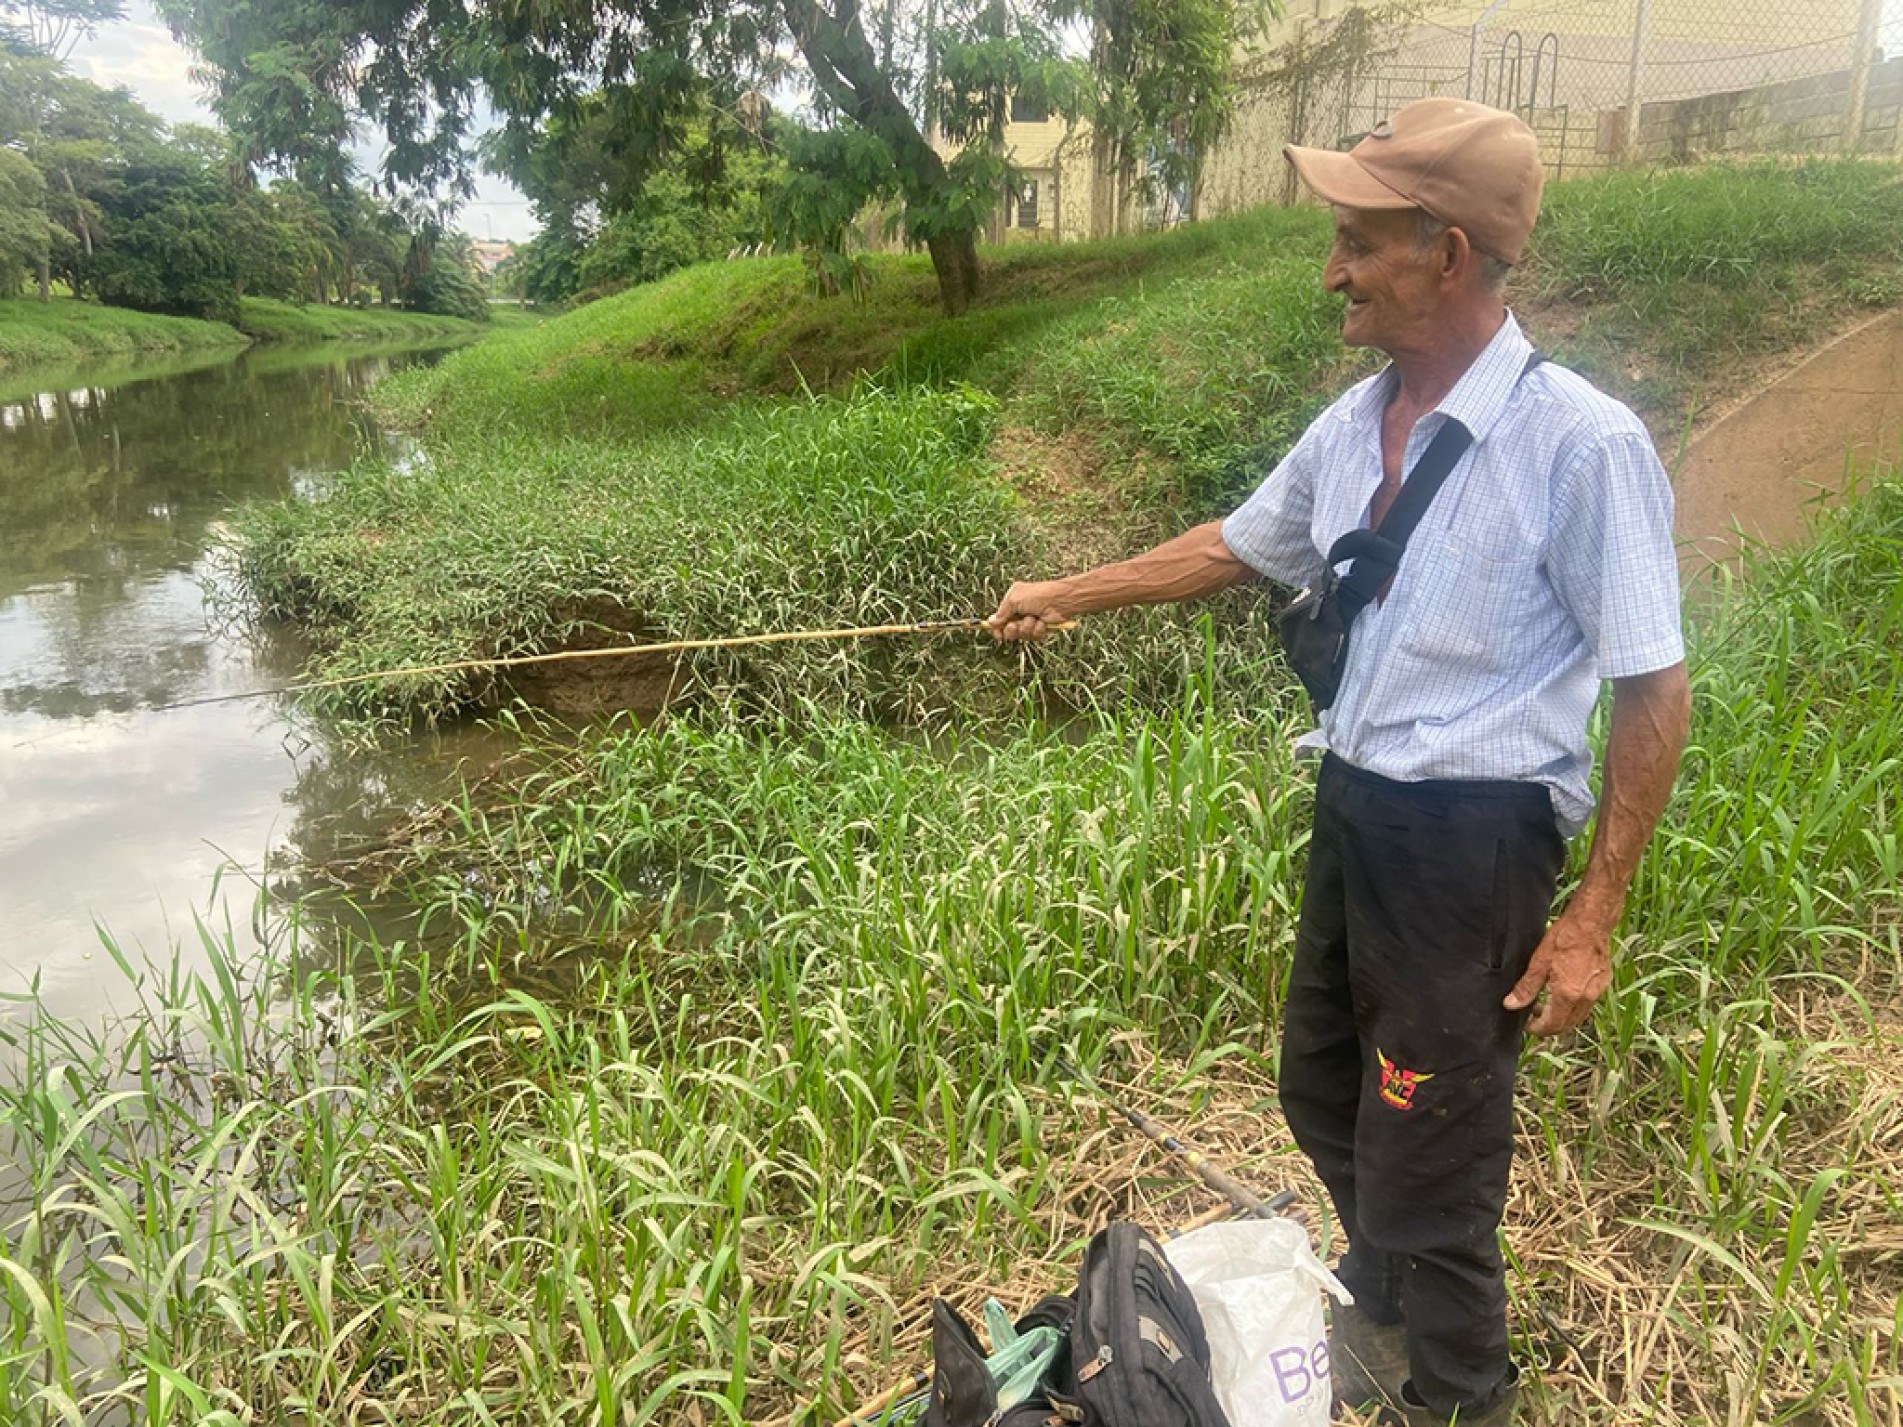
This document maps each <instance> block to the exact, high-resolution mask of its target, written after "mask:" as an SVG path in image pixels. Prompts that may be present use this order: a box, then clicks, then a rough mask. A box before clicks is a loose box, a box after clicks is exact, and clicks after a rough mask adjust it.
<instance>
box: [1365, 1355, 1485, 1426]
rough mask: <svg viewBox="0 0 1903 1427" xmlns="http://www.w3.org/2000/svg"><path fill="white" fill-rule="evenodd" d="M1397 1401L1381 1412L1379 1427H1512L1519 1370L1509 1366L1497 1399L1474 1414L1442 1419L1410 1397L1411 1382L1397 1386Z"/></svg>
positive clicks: (1419, 1401) (1413, 1396)
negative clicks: (1398, 1389) (1398, 1387)
mask: <svg viewBox="0 0 1903 1427" xmlns="http://www.w3.org/2000/svg"><path fill="white" fill-rule="evenodd" d="M1397 1402H1398V1405H1396V1406H1393V1407H1384V1408H1383V1409H1382V1411H1381V1418H1380V1420H1381V1422H1382V1424H1383V1427H1450V1425H1451V1427H1514V1424H1515V1423H1517V1422H1518V1421H1519V1420H1520V1370H1519V1368H1518V1367H1516V1366H1512V1365H1509V1366H1508V1368H1507V1380H1506V1385H1505V1386H1504V1387H1503V1388H1502V1389H1501V1391H1500V1396H1498V1397H1496V1398H1495V1399H1494V1400H1493V1402H1492V1403H1490V1404H1489V1405H1488V1406H1486V1407H1483V1408H1481V1409H1480V1411H1478V1412H1456V1413H1454V1414H1453V1415H1452V1416H1444V1415H1442V1414H1441V1413H1439V1412H1436V1411H1434V1409H1433V1408H1431V1407H1429V1406H1428V1405H1427V1404H1426V1403H1424V1402H1422V1401H1421V1400H1420V1399H1419V1398H1418V1397H1416V1396H1415V1395H1414V1384H1413V1382H1412V1381H1408V1382H1404V1383H1402V1384H1401V1390H1400V1393H1399V1394H1398V1396H1397Z"/></svg>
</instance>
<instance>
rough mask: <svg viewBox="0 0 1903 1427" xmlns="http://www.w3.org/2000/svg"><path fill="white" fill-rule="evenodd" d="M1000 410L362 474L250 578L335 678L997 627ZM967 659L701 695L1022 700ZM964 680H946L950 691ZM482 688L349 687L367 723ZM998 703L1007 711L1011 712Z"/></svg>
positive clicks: (868, 406) (961, 651)
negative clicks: (664, 648)
mask: <svg viewBox="0 0 1903 1427" xmlns="http://www.w3.org/2000/svg"><path fill="white" fill-rule="evenodd" d="M996 421H997V407H996V403H995V402H993V401H992V400H990V399H989V398H987V397H985V396H984V395H983V394H982V393H979V392H976V391H973V390H970V389H962V390H950V391H944V392H929V391H920V392H913V393H907V394H889V393H882V392H876V391H874V392H867V393H865V394H863V395H861V396H859V397H857V398H854V399H852V400H847V401H837V402H834V401H828V402H813V403H807V404H803V405H786V406H781V407H778V408H774V409H771V410H763V411H761V412H758V413H755V414H752V415H749V416H744V417H739V418H735V419H733V420H731V421H730V423H729V424H728V426H727V428H726V429H725V431H724V432H723V434H722V437H721V439H719V440H704V441H697V440H692V439H681V438H677V439H672V440H668V439H660V440H655V441H651V442H649V443H647V444H646V445H637V446H620V445H613V444H609V443H605V442H601V441H583V440H570V441H562V442H555V443H546V442H544V443H529V442H517V443H513V444H508V445H499V446H497V447H495V448H494V449H492V450H486V451H482V452H464V453H461V454H459V455H457V456H456V457H455V458H454V459H453V460H452V461H446V462H443V463H441V464H439V463H438V462H436V461H428V462H425V463H422V464H420V465H416V466H412V467H409V468H405V469H402V470H392V469H389V468H386V467H382V466H364V467H361V468H359V469H357V470H356V471H354V472H352V473H350V474H349V475H348V476H345V477H343V478H341V479H339V481H338V482H337V483H336V485H335V487H334V489H332V490H331V491H330V493H329V494H328V495H327V496H326V497H325V498H324V499H323V500H321V501H319V502H317V503H316V504H313V505H310V506H295V505H284V506H276V507H268V508H263V509H259V510H256V511H254V512H252V513H251V514H250V516H249V517H248V521H247V527H246V533H245V537H244V540H243V543H242V545H241V546H240V549H239V556H238V558H239V573H240V575H241V577H242V578H243V580H244V581H245V583H246V585H247V586H248V587H249V589H250V590H251V592H252V597H253V598H254V599H255V600H256V601H257V602H258V603H259V605H260V606H261V608H262V610H263V612H264V613H266V614H267V615H270V616H276V617H281V618H289V619H294V620H297V621H299V622H301V623H304V624H306V625H310V626H313V627H315V628H318V629H321V630H323V631H325V632H326V634H328V635H329V636H330V637H331V638H332V640H333V641H334V643H335V647H336V652H335V654H334V655H333V656H332V658H331V659H330V661H329V662H328V663H326V665H325V666H324V667H325V670H326V672H329V673H334V674H338V675H343V674H349V673H353V672H357V671H359V670H367V669H376V668H388V667H391V666H393V665H428V664H434V663H439V662H444V661H449V660H454V659H457V658H460V657H464V656H465V655H467V654H469V653H471V652H472V651H473V652H476V653H479V654H489V655H497V656H502V655H509V654H515V653H519V652H523V651H525V650H534V649H539V648H547V647H549V646H550V645H551V644H556V643H559V642H561V641H564V640H570V639H572V640H575V641H577V642H581V643H585V644H589V645H601V644H612V643H617V642H627V639H628V637H629V636H630V635H633V636H635V637H637V638H639V637H641V636H642V635H644V634H645V635H648V636H649V637H654V638H662V637H678V638H694V637H718V636H723V635H732V634H751V633H767V632H771V631H775V630H783V629H800V628H815V627H816V628H837V627H842V626H861V625H877V624H888V623H901V622H907V621H912V620H916V619H920V618H925V619H933V618H946V617H957V616H968V615H972V614H977V613H988V612H989V607H988V606H986V605H985V604H984V601H985V599H986V598H987V597H988V596H991V595H992V592H994V591H998V590H1000V588H1001V584H1002V581H1003V580H1004V579H1005V578H1006V577H1007V574H1008V572H1009V571H1011V570H1013V569H1015V568H1017V567H1018V566H1019V565H1020V564H1021V563H1022V561H1023V560H1024V558H1025V546H1024V535H1023V531H1022V528H1021V525H1020V523H1019V521H1018V520H1017V518H1016V516H1015V514H1014V512H1013V509H1012V502H1011V499H1010V496H1009V494H1008V493H1007V492H1006V491H1004V490H1003V489H1002V488H1001V487H999V486H998V485H997V484H996V483H995V482H994V481H991V480H990V479H988V477H987V473H986V470H985V468H984V465H983V462H982V453H983V451H984V449H985V447H986V444H987V443H988V441H989V438H990V435H991V432H992V430H993V429H994V428H995V425H996ZM972 655H973V641H972V638H971V636H969V635H967V636H965V637H964V638H963V640H961V641H958V642H957V643H955V644H954V643H953V642H951V641H948V640H929V639H907V640H898V641H891V640H888V641H885V642H882V643H870V642H869V643H866V644H863V645H854V644H849V643H840V644H833V645H829V646H817V645H815V646H811V647H808V648H779V647H775V648H770V649H765V650H759V651H744V650H741V651H731V652H723V653H720V654H717V655H708V656H706V657H704V658H700V659H698V660H696V661H695V662H694V664H693V671H694V674H695V676H696V680H697V689H698V691H699V692H700V693H701V694H703V695H715V696H721V697H727V698H735V699H738V700H740V701H741V702H743V703H750V704H752V705H754V706H756V707H758V706H767V707H786V706H788V704H789V702H790V701H794V700H796V699H797V698H798V697H800V696H801V695H804V696H806V697H811V698H815V699H821V700H823V701H825V702H827V703H828V704H829V705H831V706H833V707H836V708H843V709H848V710H851V711H854V712H856V713H859V714H862V715H868V716H875V717H898V716H904V715H907V714H912V713H916V712H917V711H919V710H920V709H921V708H925V707H936V708H943V707H945V706H947V704H948V703H951V702H955V701H957V700H959V699H973V700H975V699H977V698H979V697H980V696H981V693H982V689H983V688H984V687H985V686H986V685H987V684H989V685H990V686H991V687H992V688H993V701H994V702H995V699H996V695H997V694H998V693H999V692H1004V691H1008V687H1009V681H1008V680H1002V681H1001V680H1000V679H999V678H998V677H997V675H996V673H995V672H990V673H988V672H987V671H988V670H990V671H995V670H996V669H997V668H998V667H999V664H998V661H997V660H995V659H993V660H980V659H977V658H974V657H972ZM953 671H956V672H953ZM481 679H482V675H481V673H480V671H477V672H476V673H475V674H473V675H462V676H454V675H435V676H427V677H425V678H422V679H415V680H402V681H386V682H383V683H378V684H376V685H368V686H359V687H358V688H357V689H356V690H355V691H354V696H355V697H356V698H357V699H359V700H360V701H362V702H363V703H365V704H367V705H368V706H369V707H390V706H392V705H395V706H398V707H401V706H403V705H405V704H409V705H412V706H420V707H422V708H424V709H426V710H429V711H444V710H447V709H449V708H453V707H456V706H457V705H458V704H459V703H460V702H463V701H466V700H467V699H468V698H469V697H470V695H471V693H472V692H474V691H478V690H480V689H481V688H482V687H483V685H482V683H481V682H480V681H481ZM1006 697H1008V692H1007V693H1006Z"/></svg>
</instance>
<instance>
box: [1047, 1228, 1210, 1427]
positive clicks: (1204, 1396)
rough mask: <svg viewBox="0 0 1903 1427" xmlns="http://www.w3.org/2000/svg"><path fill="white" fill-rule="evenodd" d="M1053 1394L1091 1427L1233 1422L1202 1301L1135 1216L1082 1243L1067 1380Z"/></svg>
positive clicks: (1201, 1425) (1194, 1425)
mask: <svg viewBox="0 0 1903 1427" xmlns="http://www.w3.org/2000/svg"><path fill="white" fill-rule="evenodd" d="M1051 1399H1052V1401H1053V1402H1056V1403H1059V1404H1061V1405H1063V1406H1067V1407H1074V1408H1077V1409H1081V1415H1080V1416H1078V1417H1075V1418H1074V1419H1073V1420H1080V1421H1081V1422H1082V1423H1083V1424H1084V1427H1229V1419H1228V1417H1226V1416H1225V1415H1224V1414H1223V1410H1222V1406H1221V1404H1219V1403H1218V1402H1217V1401H1216V1393H1215V1389H1214V1388H1212V1387H1211V1386H1210V1384H1209V1339H1208V1338H1207V1337H1205V1336H1204V1333H1203V1316H1202V1314H1201V1313H1199V1312H1197V1310H1196V1300H1195V1299H1194V1298H1193V1297H1192V1296H1191V1295H1190V1291H1189V1286H1188V1285H1187V1284H1185V1283H1184V1282H1183V1279H1182V1276H1181V1275H1180V1274H1178V1273H1177V1272H1176V1270H1175V1269H1174V1268H1172V1267H1171V1266H1170V1261H1169V1260H1168V1259H1167V1258H1165V1257H1164V1256H1163V1246H1162V1245H1161V1244H1159V1243H1157V1241H1156V1240H1155V1239H1153V1238H1151V1237H1150V1235H1149V1234H1147V1233H1145V1232H1144V1231H1143V1230H1142V1229H1140V1228H1138V1227H1137V1226H1136V1225H1135V1224H1126V1223H1115V1224H1112V1225H1110V1226H1109V1227H1108V1228H1107V1229H1104V1230H1103V1231H1102V1232H1100V1233H1099V1234H1098V1235H1097V1236H1096V1237H1095V1238H1094V1239H1092V1240H1091V1241H1090V1247H1089V1248H1088V1249H1086V1250H1085V1251H1084V1263H1083V1269H1082V1271H1081V1272H1080V1273H1079V1275H1078V1283H1077V1316H1076V1318H1075V1319H1074V1320H1072V1322H1071V1327H1070V1374H1069V1380H1068V1381H1066V1382H1063V1383H1057V1384H1053V1388H1052V1391H1051ZM1066 1415H1067V1416H1070V1415H1071V1414H1068V1413H1067V1414H1066Z"/></svg>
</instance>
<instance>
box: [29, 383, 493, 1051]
mask: <svg viewBox="0 0 1903 1427" xmlns="http://www.w3.org/2000/svg"><path fill="white" fill-rule="evenodd" d="M432 355H433V354H430V353H419V352H403V353H393V354H392V353H386V354H380V355H365V354H363V353H362V352H360V351H359V352H353V353H344V352H339V351H336V350H329V351H326V350H323V349H308V348H307V349H303V350H301V351H299V350H274V349H265V350H262V351H254V352H249V353H245V354H243V355H241V356H239V357H238V358H236V359H235V360H233V359H229V358H227V359H224V360H222V361H219V362H216V363H213V364H209V365H201V366H197V367H195V368H189V369H179V368H177V367H173V368H170V369H162V370H159V371H156V372H152V371H143V372H142V371H137V370H134V371H127V370H125V369H123V368H122V369H120V370H118V371H116V372H111V373H94V374H70V375H68V374H61V375H57V376H52V377H48V378H42V379H39V380H35V379H33V378H32V377H31V376H0V997H6V996H9V995H11V996H18V995H21V994H23V993H25V992H26V991H27V990H28V989H29V987H30V986H32V985H33V984H34V983H35V982H36V981H37V983H38V984H39V986H40V988H41V997H42V999H43V1000H44V1002H45V1003H46V1005H47V1007H48V1009H50V1010H52V1011H53V1012H54V1013H55V1014H58V1015H62V1016H71V1015H85V1014H89V1013H93V1012H96V1011H98V1010H101V1009H103V1008H105V1007H106V1006H108V1005H111V1004H114V1003H115V998H114V992H115V990H122V988H121V987H119V986H118V983H119V982H120V981H121V978H120V977H119V975H118V973H117V972H116V970H115V969H114V968H113V967H112V964H111V960H110V958H109V957H108V956H107V955H106V954H105V953H104V952H103V949H102V943H101V937H102V935H108V936H111V937H112V938H113V939H114V940H115V942H116V943H117V944H118V945H119V946H120V947H122V948H123V949H125V951H126V952H127V953H128V954H129V956H130V957H131V958H132V959H133V960H135V961H136V960H140V959H144V958H147V957H150V958H152V959H155V960H162V959H167V958H169V956H170V949H171V947H172V946H173V945H175V944H176V945H182V946H183V947H184V948H185V950H186V957H187V960H188V961H189V960H190V959H191V956H192V951H193V948H194V947H196V946H198V945H199V933H198V931H197V929H196V924H197V923H198V922H200V921H203V922H206V923H208V924H210V925H211V926H213V927H214V928H218V929H221V930H222V929H223V928H225V927H226V926H230V927H231V928H233V929H234V931H235V933H236V940H237V941H238V942H239V944H240V946H241V947H243V946H245V945H247V944H249V943H250V942H251V940H252V936H253V933H252V921H253V911H254V906H255V903H256V900H257V891H258V887H259V885H260V884H261V883H262V882H263V881H264V880H265V879H266V877H267V875H268V874H267V872H266V868H267V865H268V863H269V862H270V860H271V859H272V857H273V854H274V853H276V852H280V851H282V850H283V849H285V848H287V847H298V846H302V845H307V844H308V843H309V842H310V840H311V839H312V838H314V837H317V836H320V835H322V836H328V835H329V832H330V830H332V829H334V828H336V827H338V826H339V825H342V824H346V823H348V822H349V821H350V820H351V819H352V818H356V819H358V820H359V821H362V820H364V819H365V818H366V816H367V814H368V811H369V810H372V809H375V808H378V807H389V806H393V805H401V803H402V802H403V801H404V799H405V797H406V796H407V795H408V791H409V790H408V786H407V785H408V784H410V783H412V782H414V783H415V784H416V785H417V793H418V794H419V795H420V794H421V793H423V792H425V791H427V790H428V789H431V788H440V787H442V786H443V785H444V784H445V783H446V781H447V780H448V779H449V778H450V777H451V776H453V773H452V766H453V764H454V762H455V760H456V759H457V758H458V757H460V756H461V755H462V754H463V753H465V752H467V751H469V750H468V749H466V748H464V747H462V746H461V745H459V744H456V743H454V742H452V743H451V744H449V745H448V746H444V745H443V743H442V742H441V741H440V740H437V741H429V742H424V741H419V743H418V745H417V746H416V747H415V748H413V749H410V750H403V751H401V752H399V753H398V754H397V755H396V756H395V757H382V758H379V759H376V760H374V761H372V760H367V759H362V758H357V757H353V756H351V755H349V754H347V753H343V752H340V751H337V750H333V749H332V748H331V747H329V746H327V743H326V739H325V737H324V735H323V732H322V730H321V729H318V728H315V727H313V726H311V725H310V724H309V722H308V721H300V720H298V719H296V718H294V716H293V711H292V710H291V709H289V708H287V707H286V706H285V701H284V700H281V699H277V698H266V699H258V700H251V701H245V702H238V703H226V704H216V705H212V706H209V707H204V708H193V709H184V710H179V711H176V712H156V711H155V706H156V705H159V704H164V703H171V702H176V701H180V700H189V699H196V698H203V697H207V696H210V695H216V694H225V693H235V692H238V691H240V690H246V689H255V688H262V687H273V686H277V685H281V684H283V683H285V682H288V681H289V680H290V679H291V677H292V676H293V675H294V673H295V668H296V662H297V658H296V652H295V651H291V650H284V649H276V650H274V649H271V648H269V647H262V646H260V645H258V644H257V643H255V642H254V641H252V640H251V639H250V638H248V637H247V636H246V635H245V634H244V633H243V632H242V631H239V630H236V629H229V628H222V627H221V626H220V624H219V622H218V621H217V620H216V618H215V617H214V616H213V614H212V611H211V607H210V606H209V605H208V602H207V586H208V585H211V586H216V585H217V584H218V582H219V580H220V578H221V577H220V574H219V571H218V569H217V561H216V559H215V558H214V554H213V550H214V546H215V544H216V540H217V536H218V533H219V530H220V522H221V520H222V519H223V517H225V516H226V515H227V514H228V513H229V511H230V510H231V509H232V507H233V506H234V505H236V504H238V503H240V502H244V501H251V500H259V499H282V498H285V497H289V496H293V495H307V496H308V495H312V494H318V493H321V489H322V486H323V484H324V481H325V479H326V475H327V473H329V472H333V471H335V470H337V469H339V468H340V467H343V466H346V465H348V464H349V463H350V462H351V461H352V460H354V459H356V458H357V457H359V456H361V455H368V454H385V455H388V454H392V453H394V452H397V450H398V446H397V441H398V438H395V437H393V436H391V435H389V434H388V433H385V432H382V431H380V430H379V429H378V428H377V426H376V424H375V423H374V422H373V421H372V420H371V419H370V417H369V415H368V414H367V412H366V411H365V409H364V407H363V404H362V398H363V395H364V392H365V391H366V390H367V388H368V387H369V386H370V384H371V383H373V382H374V381H376V380H377V379H378V378H379V377H381V376H383V375H385V374H387V373H388V372H390V371H392V370H394V369H396V368H398V367H400V366H403V365H406V364H408V363H410V362H415V361H423V360H429V359H430V358H431V356H432ZM320 829H321V830H323V831H322V832H321V833H320V831H319V830H320ZM7 1013H8V1007H7V1004H6V1002H4V1001H0V1015H5V1014H7Z"/></svg>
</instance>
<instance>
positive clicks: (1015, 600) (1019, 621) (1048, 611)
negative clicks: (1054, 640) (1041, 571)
mask: <svg viewBox="0 0 1903 1427" xmlns="http://www.w3.org/2000/svg"><path fill="white" fill-rule="evenodd" d="M1062 585H1063V581H1061V580H1041V581H1035V582H1020V583H1018V584H1015V585H1013V586H1011V588H1010V589H1009V590H1008V591H1006V592H1005V596H1004V599H1003V600H1002V601H1001V602H1000V603H999V605H998V612H997V613H996V614H994V615H992V616H991V618H990V619H988V620H986V621H985V627H986V628H987V629H989V630H990V631H991V637H992V638H993V639H999V640H1007V639H1042V638H1043V637H1044V636H1045V635H1047V634H1049V633H1050V632H1051V631H1052V630H1053V629H1055V628H1056V627H1057V626H1058V625H1060V624H1064V623H1067V622H1068V621H1069V619H1070V613H1069V611H1067V610H1066V609H1065V608H1064V607H1063V605H1062V604H1061V603H1059V591H1060V590H1061V588H1062Z"/></svg>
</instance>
